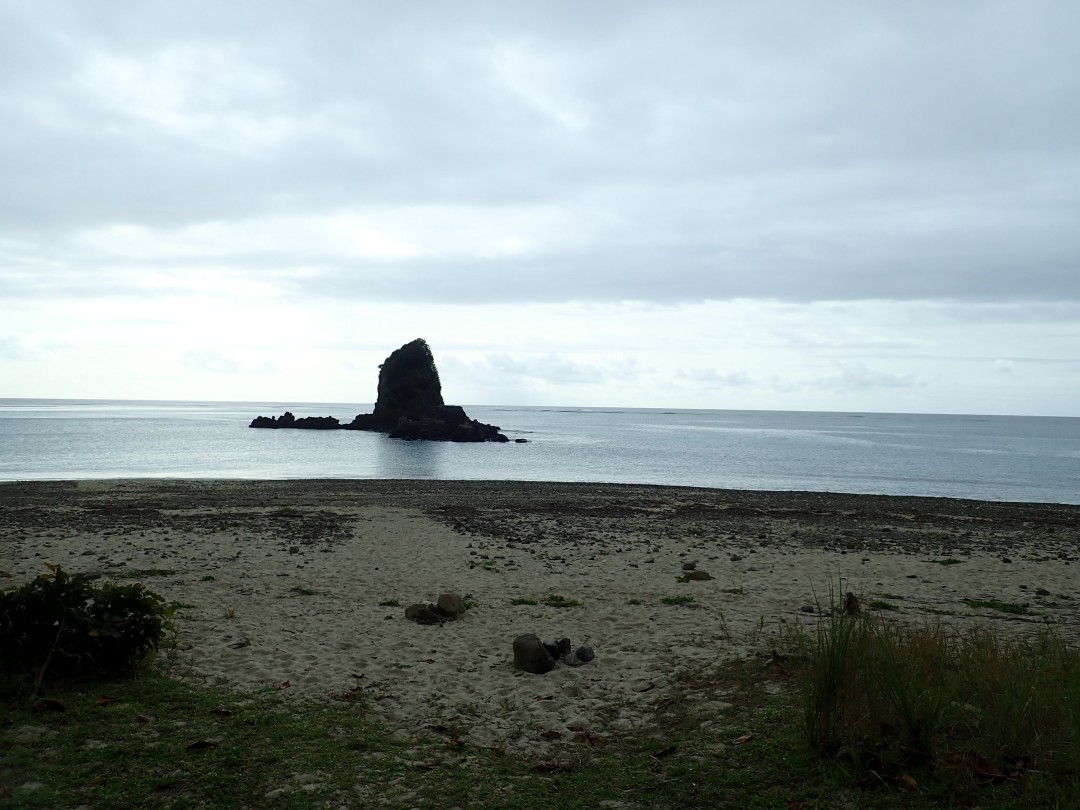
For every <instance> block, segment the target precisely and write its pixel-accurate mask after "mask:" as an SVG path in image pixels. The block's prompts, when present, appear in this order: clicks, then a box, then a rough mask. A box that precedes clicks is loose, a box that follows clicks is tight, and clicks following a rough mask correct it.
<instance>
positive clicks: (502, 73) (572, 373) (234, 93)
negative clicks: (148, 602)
mask: <svg viewBox="0 0 1080 810" xmlns="http://www.w3.org/2000/svg"><path fill="white" fill-rule="evenodd" d="M1078 42H1080V3H1076V2H1074V1H1073V0H1063V2H1039V0H1018V1H1017V2H944V3H943V2H939V0H933V2H924V3H921V2H904V3H896V2H892V1H891V0H889V1H885V0H883V1H882V2H864V1H861V0H860V1H856V0H852V2H828V1H827V0H824V1H823V2H814V3H807V2H756V1H755V2H753V3H750V2H740V3H725V2H716V1H712V2H700V3H699V2H679V3H667V2H628V1H627V0H619V1H618V2H591V3H580V2H575V3H558V2H548V3H528V4H526V3H515V2H506V1H505V0H502V1H500V2H490V3H487V2H466V1H465V0H462V2H455V3H447V2H441V1H440V2H435V1H434V0H432V2H413V3H385V2H380V3H373V2H358V1H357V0H307V1H306V2H303V3H300V2H290V3H285V2H268V0H257V1H256V0H253V1H252V2H243V1H241V0H230V2H228V3H222V2H221V0H214V2H202V1H201V0H183V2H180V0H176V1H175V2H153V1H152V0H147V2H140V3H131V2H112V0H95V2H92V3H91V2H81V1H80V0H70V2H57V1H55V0H33V1H32V2H27V0H0V397H73V398H82V397H94V398H139V399H158V398H182V399H220V400H264V399H270V400H284V401H290V402H311V401H324V402H327V401H329V402H347V403H365V402H370V401H372V400H373V399H374V396H375V384H376V378H377V374H378V369H377V366H378V364H379V363H380V362H381V361H382V360H383V358H385V356H386V355H387V354H388V353H389V352H390V351H391V350H392V349H394V348H396V347H398V346H400V345H401V344H403V343H405V342H407V341H409V340H412V339H413V338H416V337H424V338H426V339H427V341H428V342H429V343H430V344H431V346H432V349H433V350H434V352H435V358H436V362H437V364H438V366H439V369H440V373H441V376H442V380H443V386H444V394H445V396H446V398H447V400H448V401H451V402H456V403H462V404H502V405H510V404H522V405H539V404H547V405H582V406H588V405H595V406H640V407H665V408H672V407H674V408H678V407H687V408H766V409H790V410H843V411H860V410H861V411H920V412H961V413H1019V414H1047V415H1053V414H1059V415H1073V416H1080V46H1078V44H1077V43H1078ZM340 415H341V416H348V415H349V414H344V413H343V414H340Z"/></svg>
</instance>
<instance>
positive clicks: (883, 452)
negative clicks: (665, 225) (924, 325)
mask: <svg viewBox="0 0 1080 810" xmlns="http://www.w3.org/2000/svg"><path fill="white" fill-rule="evenodd" d="M286 409H288V410H292V411H293V412H294V413H296V415H297V416H327V415H330V416H336V417H338V418H339V419H341V420H342V421H348V420H350V419H352V417H353V416H355V415H356V414H357V413H360V412H366V411H370V410H371V406H370V405H369V404H342V403H282V402H255V403H250V402H245V403H237V402H129V401H89V400H32V399H0V480H41V479H80V478H264V479H279V478H427V479H447V480H451V479H484V480H519V481H594V482H612V483H639V484H668V485H684V486H702V487H722V488H732V489H766V490H814V491H827V492H851V493H875V494H894V495H930V496H946V497H958V498H977V499H982V500H1002V501H1031V502H1052V503H1080V419H1076V418H1061V417H1021V416H940V415H927V414H877V413H806V412H779V411H703V410H651V409H601V408H515V407H485V406H475V405H474V406H467V408H466V410H467V411H468V413H469V415H470V416H472V417H474V418H476V419H479V420H480V421H482V422H491V423H493V424H497V425H501V426H502V428H503V431H504V432H505V433H506V434H507V435H508V436H509V437H510V438H512V439H514V438H524V439H527V440H528V443H526V444H513V443H512V444H451V443H441V442H402V441H398V440H393V439H388V438H386V437H385V436H382V435H380V434H375V433H362V432H354V431H307V430H253V429H250V428H248V427H247V425H248V423H249V422H250V421H251V419H252V418H253V417H255V416H258V415H266V416H269V415H278V414H280V413H282V412H283V411H285V410H286Z"/></svg>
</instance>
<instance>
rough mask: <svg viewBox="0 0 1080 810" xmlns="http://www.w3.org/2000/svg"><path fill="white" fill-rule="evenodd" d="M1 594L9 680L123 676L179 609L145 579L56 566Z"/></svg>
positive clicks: (0, 654) (1, 658)
mask: <svg viewBox="0 0 1080 810" xmlns="http://www.w3.org/2000/svg"><path fill="white" fill-rule="evenodd" d="M49 569H50V571H49V573H47V574H42V575H41V576H39V577H37V578H36V579H34V580H33V581H31V582H29V583H27V584H26V585H23V586H22V587H20V588H16V589H14V590H10V591H5V592H3V593H0V673H2V674H3V675H5V676H6V677H7V678H8V679H9V680H10V679H14V680H16V681H24V682H25V681H26V680H31V679H32V682H33V684H34V687H35V688H36V687H39V686H40V685H41V683H42V682H43V681H44V680H46V679H69V678H82V677H98V676H110V675H116V674H119V673H122V672H125V671H130V670H131V669H133V668H134V667H135V666H136V665H137V664H138V663H139V662H140V661H142V660H143V659H144V658H145V657H146V655H148V654H149V653H150V652H152V651H153V650H155V649H157V647H158V645H159V644H160V643H161V642H162V640H163V639H164V638H165V635H166V633H167V632H168V631H170V630H171V629H172V624H171V622H170V621H169V619H170V616H171V615H172V610H171V609H170V608H169V607H167V606H166V604H165V600H164V599H163V598H162V597H161V596H159V595H158V594H156V593H154V592H153V591H150V590H148V589H147V588H145V587H143V586H142V585H137V584H133V585H116V584H114V583H110V582H105V583H103V584H101V585H94V584H93V583H92V582H91V580H90V579H89V578H88V577H87V576H85V575H83V574H76V575H74V576H72V575H70V574H68V573H66V572H65V571H63V570H61V569H60V568H59V567H57V566H52V565H50V566H49Z"/></svg>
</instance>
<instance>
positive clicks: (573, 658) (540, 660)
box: [514, 633, 596, 675]
mask: <svg viewBox="0 0 1080 810" xmlns="http://www.w3.org/2000/svg"><path fill="white" fill-rule="evenodd" d="M594 658H596V653H595V652H593V648H592V647H578V648H577V649H576V650H575V649H574V647H573V645H572V644H571V643H570V639H568V638H559V639H555V640H554V641H541V640H540V636H538V635H536V633H525V634H523V635H520V636H518V637H517V638H515V639H514V666H516V667H518V668H519V669H523V670H525V671H526V672H531V673H532V674H534V675H543V674H545V673H547V672H551V670H553V669H555V667H557V666H558V665H559V662H562V663H563V664H566V665H567V666H570V667H579V666H581V665H582V664H587V663H589V661H592V660H593V659H594Z"/></svg>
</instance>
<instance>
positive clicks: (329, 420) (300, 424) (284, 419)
mask: <svg viewBox="0 0 1080 810" xmlns="http://www.w3.org/2000/svg"><path fill="white" fill-rule="evenodd" d="M248 427H253V428H273V429H278V428H300V429H302V430H339V429H340V428H341V427H342V424H341V422H339V421H338V420H337V419H335V418H334V417H333V416H301V417H300V418H299V419H297V418H296V417H295V416H293V415H292V412H291V411H285V413H283V414H282V415H281V416H256V417H255V418H254V419H252V420H251V424H250V425H249V426H248Z"/></svg>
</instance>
